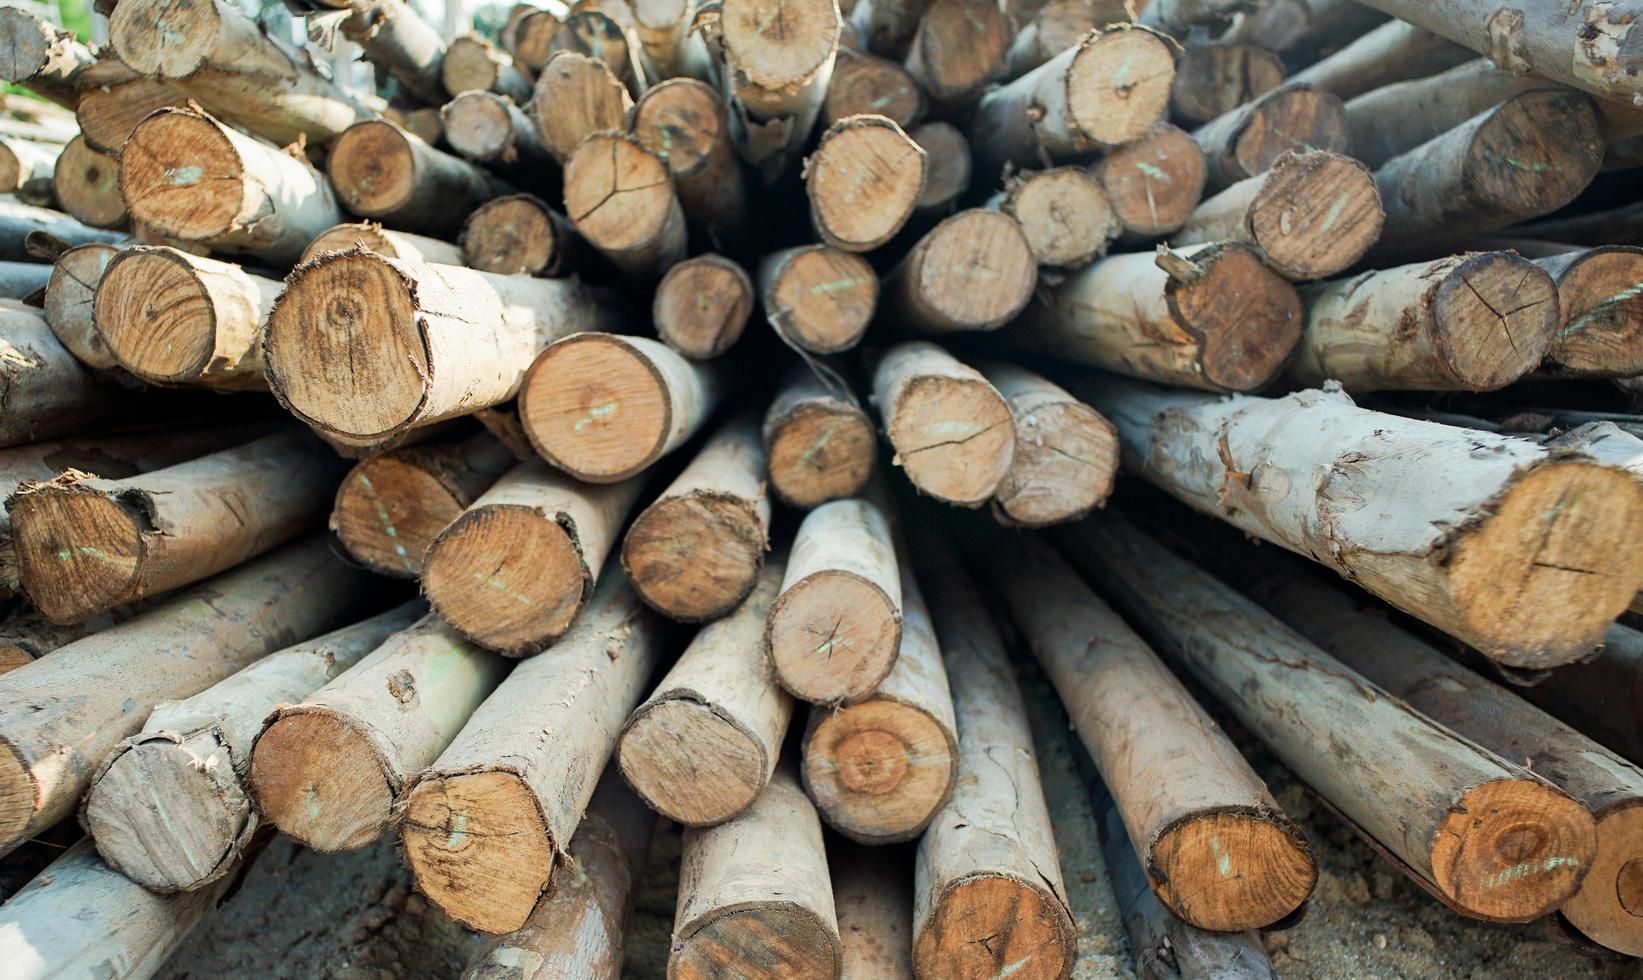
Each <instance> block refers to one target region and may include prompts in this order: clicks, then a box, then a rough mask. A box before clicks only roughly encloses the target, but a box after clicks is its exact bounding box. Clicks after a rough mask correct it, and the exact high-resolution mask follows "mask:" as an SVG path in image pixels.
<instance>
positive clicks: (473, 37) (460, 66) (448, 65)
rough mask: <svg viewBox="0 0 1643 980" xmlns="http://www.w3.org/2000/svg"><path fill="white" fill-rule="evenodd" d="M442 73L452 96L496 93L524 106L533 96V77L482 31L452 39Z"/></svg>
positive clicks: (443, 62) (446, 87)
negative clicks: (515, 64) (521, 69)
mask: <svg viewBox="0 0 1643 980" xmlns="http://www.w3.org/2000/svg"><path fill="white" fill-rule="evenodd" d="M439 75H440V81H441V82H442V83H443V84H444V86H445V91H446V93H447V94H449V95H450V96H451V97H452V98H455V97H456V96H458V95H461V94H462V93H464V92H495V93H497V94H498V95H502V96H506V97H507V98H510V99H512V100H514V101H515V102H517V103H519V104H520V105H524V104H525V103H526V102H528V101H529V100H530V97H531V82H530V79H529V78H527V77H525V74H524V72H521V71H520V70H519V69H518V68H516V67H514V63H513V57H512V56H511V55H509V54H508V53H507V52H506V51H502V50H500V49H498V48H497V47H496V46H495V45H493V44H491V42H490V41H488V40H486V39H485V37H484V36H483V35H479V34H464V35H462V36H461V37H457V38H452V39H451V43H450V44H448V45H446V46H445V59H444V60H443V61H441V62H440V64H439Z"/></svg>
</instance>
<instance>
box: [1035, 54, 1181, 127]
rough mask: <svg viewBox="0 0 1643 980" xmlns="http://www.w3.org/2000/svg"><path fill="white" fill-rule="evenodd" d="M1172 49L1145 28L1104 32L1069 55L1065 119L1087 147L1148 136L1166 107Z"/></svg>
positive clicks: (1172, 65) (1171, 80)
mask: <svg viewBox="0 0 1643 980" xmlns="http://www.w3.org/2000/svg"><path fill="white" fill-rule="evenodd" d="M1174 83H1175V51H1174V50H1173V49H1172V48H1171V46H1170V42H1169V41H1167V40H1166V39H1165V38H1164V36H1163V35H1161V34H1155V33H1153V32H1152V31H1147V30H1133V29H1131V30H1106V31H1101V32H1099V33H1094V34H1092V35H1091V36H1090V37H1088V38H1087V39H1086V40H1085V41H1084V42H1083V43H1082V44H1081V45H1080V46H1079V49H1078V53H1077V54H1075V55H1073V62H1072V64H1071V65H1070V66H1069V67H1068V68H1067V73H1066V75H1065V76H1064V77H1063V79H1062V84H1064V85H1065V86H1066V88H1067V92H1066V105H1067V115H1068V118H1069V121H1070V122H1071V123H1072V125H1073V126H1074V127H1075V128H1076V129H1077V131H1078V132H1079V133H1082V134H1083V136H1084V138H1085V139H1086V140H1088V141H1089V142H1090V143H1093V144H1097V145H1101V146H1118V145H1119V144H1122V143H1129V142H1132V141H1134V140H1138V139H1140V138H1141V137H1143V136H1145V135H1146V134H1147V130H1149V129H1151V128H1152V127H1153V126H1154V125H1155V124H1157V122H1158V120H1160V119H1162V118H1164V115H1165V114H1166V111H1167V110H1168V108H1169V98H1170V88H1171V86H1173V85H1174Z"/></svg>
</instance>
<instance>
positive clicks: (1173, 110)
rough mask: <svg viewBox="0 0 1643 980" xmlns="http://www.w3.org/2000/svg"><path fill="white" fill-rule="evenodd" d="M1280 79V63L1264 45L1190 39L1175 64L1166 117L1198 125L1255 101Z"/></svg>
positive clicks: (1275, 85)
mask: <svg viewBox="0 0 1643 980" xmlns="http://www.w3.org/2000/svg"><path fill="white" fill-rule="evenodd" d="M1283 81H1284V63H1283V62H1282V61H1280V60H1278V56H1277V55H1275V54H1273V53H1272V52H1271V51H1268V50H1267V49H1266V48H1261V47H1257V46H1255V45H1254V44H1236V43H1222V42H1217V43H1214V44H1206V43H1193V42H1191V41H1189V42H1188V44H1187V45H1186V48H1185V49H1184V50H1183V51H1182V52H1181V60H1180V61H1179V62H1178V63H1177V64H1176V66H1175V81H1174V83H1173V85H1172V86H1171V88H1170V100H1169V109H1170V117H1171V118H1172V119H1174V120H1175V121H1176V122H1177V123H1180V124H1181V125H1183V126H1201V125H1203V124H1204V123H1207V122H1209V121H1210V120H1211V119H1215V118H1218V117H1219V116H1221V115H1224V114H1225V113H1228V112H1231V111H1233V110H1234V109H1236V108H1238V107H1239V106H1242V105H1246V104H1248V103H1250V102H1254V101H1255V100H1256V99H1258V98H1260V97H1261V96H1263V95H1265V94H1267V93H1268V92H1270V91H1272V90H1273V89H1275V88H1277V87H1278V86H1279V85H1282V84H1283Z"/></svg>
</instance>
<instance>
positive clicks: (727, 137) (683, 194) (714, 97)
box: [631, 78, 748, 249]
mask: <svg viewBox="0 0 1643 980" xmlns="http://www.w3.org/2000/svg"><path fill="white" fill-rule="evenodd" d="M631 130H632V132H633V135H634V136H635V137H637V138H638V140H639V142H640V143H642V144H644V146H645V148H646V149H648V150H650V151H651V152H652V153H654V154H656V155H657V156H658V157H660V158H661V159H662V162H663V163H665V164H667V169H668V172H669V173H671V174H672V175H673V188H674V191H675V192H676V193H677V194H678V195H679V206H680V207H682V208H684V212H685V217H686V218H687V219H688V220H689V222H690V225H691V227H692V228H693V229H694V230H695V231H696V232H697V234H698V235H699V236H702V237H705V238H706V239H707V241H708V242H710V243H711V244H712V245H713V247H714V248H722V249H730V248H733V247H736V246H738V245H740V244H741V243H742V241H743V240H744V239H745V238H746V236H747V217H748V214H747V192H746V190H745V188H744V187H743V184H742V165H741V161H740V160H739V159H738V158H737V156H736V144H735V141H734V140H733V139H732V138H731V123H730V114H729V110H728V109H727V108H726V106H725V102H724V100H723V99H721V98H720V97H719V94H718V93H717V92H715V91H714V90H713V88H712V87H711V86H709V85H706V84H704V83H702V82H699V81H697V80H695V79H690V78H673V79H669V80H667V81H665V82H662V83H661V84H659V85H655V86H652V87H651V89H650V90H649V91H647V92H646V93H645V94H644V95H643V96H641V97H640V99H639V102H638V104H637V105H635V106H634V109H633V122H632V125H631Z"/></svg>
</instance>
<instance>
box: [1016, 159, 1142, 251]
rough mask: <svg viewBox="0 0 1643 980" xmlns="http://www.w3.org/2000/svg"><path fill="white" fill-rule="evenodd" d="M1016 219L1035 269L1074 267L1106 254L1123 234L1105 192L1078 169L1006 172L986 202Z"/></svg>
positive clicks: (1086, 172)
mask: <svg viewBox="0 0 1643 980" xmlns="http://www.w3.org/2000/svg"><path fill="white" fill-rule="evenodd" d="M987 206H988V207H992V208H998V209H999V210H1000V211H1003V212H1004V213H1005V214H1007V215H1009V216H1010V217H1012V218H1014V219H1015V220H1016V223H1017V224H1019V225H1020V226H1021V233H1022V234H1023V235H1026V236H1027V247H1028V248H1030V249H1031V250H1032V253H1033V258H1034V259H1035V260H1036V261H1037V262H1038V264H1039V265H1041V266H1051V267H1060V268H1063V269H1077V268H1080V267H1082V266H1086V265H1089V264H1090V263H1091V262H1093V261H1095V260H1096V259H1098V258H1100V257H1101V256H1103V255H1105V254H1107V246H1108V245H1110V244H1111V243H1112V240H1113V239H1115V238H1117V237H1118V235H1119V233H1120V232H1121V231H1123V227H1124V226H1123V225H1122V224H1121V223H1120V222H1119V220H1118V215H1117V213H1116V212H1114V211H1113V207H1112V202H1111V201H1109V200H1107V191H1106V189H1105V188H1104V187H1102V186H1101V182H1100V181H1099V180H1097V179H1096V177H1095V175H1094V174H1092V173H1090V171H1089V170H1088V169H1087V168H1084V167H1055V168H1053V169H1050V170H1027V171H1022V172H1020V173H1014V174H1011V175H1010V176H1009V177H1007V178H1005V180H1004V187H1003V189H1002V190H1000V191H999V192H998V193H997V194H994V195H993V196H992V197H991V198H990V199H988V201H987Z"/></svg>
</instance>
